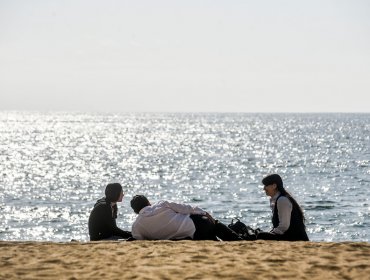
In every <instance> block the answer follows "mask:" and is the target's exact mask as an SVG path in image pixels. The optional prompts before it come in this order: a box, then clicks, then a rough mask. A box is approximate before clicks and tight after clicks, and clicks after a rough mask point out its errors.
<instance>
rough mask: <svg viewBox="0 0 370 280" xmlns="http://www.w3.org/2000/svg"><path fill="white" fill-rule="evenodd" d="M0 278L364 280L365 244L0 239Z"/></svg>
mask: <svg viewBox="0 0 370 280" xmlns="http://www.w3.org/2000/svg"><path fill="white" fill-rule="evenodd" d="M0 250H1V253H0V259H1V262H0V278H1V279H70V280H72V279H103V278H110V279H218V278H222V279H272V278H276V279H283V278H284V279H323V278H326V279H368V277H369V275H370V263H369V259H370V243H368V242H286V241H279V242H277V241H240V242H214V241H132V242H126V241H99V242H68V243H67V242H60V243H59V242H45V241H40V242H39V241H0Z"/></svg>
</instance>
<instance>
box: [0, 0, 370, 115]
mask: <svg viewBox="0 0 370 280" xmlns="http://www.w3.org/2000/svg"><path fill="white" fill-rule="evenodd" d="M0 110H78V111H122V112H138V111H146V112H147V111H149V112H153V111H161V112H178V111H181V112H370V1H368V0H363V1H361V0H348V1H340V0H317V1H316V0H307V1H299V0H291V1H278V0H266V1H263V0H262V1H260V0H258V1H257V0H253V1H232V0H229V1H227V0H224V1H215V0H213V1H211V0H210V1H201V0H197V1H192V0H183V1H176V0H168V1H162V0H156V1H154V0H148V1H140V0H131V1H120V0H117V1H111V0H100V1H98V0H86V1H81V0H59V1H56V0H45V1H40V0H32V1H29V0H24V1H19V0H0Z"/></svg>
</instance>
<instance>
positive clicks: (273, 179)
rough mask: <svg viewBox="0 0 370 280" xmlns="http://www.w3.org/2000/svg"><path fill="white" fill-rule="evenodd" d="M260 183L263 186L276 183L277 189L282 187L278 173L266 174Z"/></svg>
mask: <svg viewBox="0 0 370 280" xmlns="http://www.w3.org/2000/svg"><path fill="white" fill-rule="evenodd" d="M262 184H263V185H264V186H268V185H271V184H276V186H277V187H278V189H281V188H283V187H284V186H283V180H282V179H281V177H280V175H279V174H270V175H267V176H266V177H265V178H263V179H262Z"/></svg>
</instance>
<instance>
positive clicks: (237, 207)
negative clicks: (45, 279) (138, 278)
mask: <svg viewBox="0 0 370 280" xmlns="http://www.w3.org/2000/svg"><path fill="white" fill-rule="evenodd" d="M369 120H370V116H369V115H368V114H363V115H361V114H359V115H355V114H353V115H336V114H329V115H325V114H322V115H321V114H271V115H269V114H79V113H75V114H72V113H22V112H10V113H9V112H8V113H5V112H3V113H0V132H1V133H0V150H1V153H0V167H1V169H0V170H2V174H1V176H0V191H1V193H2V196H1V200H0V207H1V210H2V211H1V213H0V220H1V221H2V222H1V224H0V239H3V240H56V241H65V240H70V239H73V238H75V239H76V238H77V239H81V240H87V239H88V236H87V225H86V223H87V219H88V215H89V212H90V210H91V208H92V206H93V204H94V203H95V201H96V200H97V199H98V198H99V197H101V196H103V195H104V186H105V185H106V184H107V183H109V182H121V183H122V184H125V192H126V196H125V200H124V201H123V203H122V204H121V205H120V208H119V209H120V210H119V211H120V213H119V218H118V224H119V225H120V226H121V227H123V228H126V229H128V228H129V227H130V225H131V224H132V222H133V220H134V218H135V215H134V214H133V213H132V211H131V209H130V207H129V200H130V198H131V197H132V196H133V195H134V194H136V193H142V194H146V195H147V196H148V197H149V198H150V199H151V200H153V201H157V200H160V199H167V200H172V201H178V202H185V203H191V204H195V205H198V206H200V207H202V208H205V209H206V210H207V211H209V212H211V213H213V214H214V215H216V216H217V218H219V219H220V220H221V221H223V222H230V221H231V219H232V218H235V217H239V218H242V220H243V221H244V222H246V223H247V224H249V225H252V226H254V227H261V228H263V229H266V230H267V229H269V227H270V219H271V213H270V209H269V205H268V198H267V197H266V196H265V195H264V192H263V191H262V189H261V187H260V184H261V182H260V181H261V178H262V177H263V176H264V175H266V174H267V173H271V172H279V173H280V174H281V175H283V177H284V181H285V183H286V186H287V188H288V189H289V191H291V192H292V193H293V194H294V196H295V197H296V199H297V200H298V201H299V202H300V203H301V205H302V206H303V208H304V209H305V214H306V216H307V218H308V224H307V227H308V231H309V233H310V236H311V239H313V240H346V239H351V240H363V241H365V240H370V232H369V229H368V228H369V219H370V218H369V215H365V214H364V215H360V214H359V213H366V212H367V213H368V212H369V210H370V208H369V206H368V205H369V200H368V199H367V197H369V188H368V186H369V182H370V169H369V164H370V163H369V159H368V156H369V154H370V152H369V147H370V138H369V131H370V121H369ZM349 209H353V211H348V210H349Z"/></svg>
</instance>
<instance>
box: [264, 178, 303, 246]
mask: <svg viewBox="0 0 370 280" xmlns="http://www.w3.org/2000/svg"><path fill="white" fill-rule="evenodd" d="M262 184H263V185H264V190H265V192H266V195H268V196H270V197H271V199H270V206H271V210H272V224H273V229H272V230H271V231H270V232H260V233H259V234H258V235H257V239H263V240H287V241H308V240H309V239H308V236H307V233H306V226H305V224H304V222H305V218H304V215H303V211H302V209H301V207H300V206H299V205H298V203H297V201H296V200H295V199H294V198H293V197H292V196H291V195H290V194H289V193H288V192H287V191H286V190H285V189H284V186H283V180H282V179H281V177H280V176H279V175H278V174H271V175H268V176H266V177H265V178H263V180H262Z"/></svg>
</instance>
